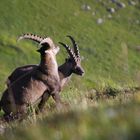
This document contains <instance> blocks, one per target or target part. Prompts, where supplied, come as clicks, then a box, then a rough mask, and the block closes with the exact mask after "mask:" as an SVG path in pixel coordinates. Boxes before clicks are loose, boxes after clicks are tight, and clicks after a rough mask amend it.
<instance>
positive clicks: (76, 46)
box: [67, 35, 80, 58]
mask: <svg viewBox="0 0 140 140" xmlns="http://www.w3.org/2000/svg"><path fill="white" fill-rule="evenodd" d="M67 37H69V38H70V40H71V41H72V44H73V48H74V53H75V55H76V56H77V57H78V58H80V52H79V49H78V45H77V43H76V41H75V40H74V38H73V37H72V36H70V35H67Z"/></svg>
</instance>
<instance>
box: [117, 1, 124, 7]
mask: <svg viewBox="0 0 140 140" xmlns="http://www.w3.org/2000/svg"><path fill="white" fill-rule="evenodd" d="M116 4H117V6H118V7H119V8H125V7H126V5H125V3H123V2H116Z"/></svg>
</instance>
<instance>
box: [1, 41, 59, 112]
mask: <svg viewBox="0 0 140 140" xmlns="http://www.w3.org/2000/svg"><path fill="white" fill-rule="evenodd" d="M39 43H40V45H41V46H42V47H41V48H40V49H39V50H38V52H39V53H40V55H41V61H40V64H39V65H38V66H37V67H33V68H32V69H30V70H29V71H28V72H26V73H25V74H24V75H22V76H20V77H19V78H18V79H17V80H15V81H14V82H12V83H11V84H10V85H9V86H8V88H7V89H6V90H5V91H4V93H3V95H2V98H1V102H0V105H1V108H2V109H3V111H4V112H5V115H10V114H11V113H13V114H26V113H27V109H28V107H29V106H30V105H32V104H34V103H35V102H36V101H37V100H38V99H39V98H41V97H42V98H41V102H40V104H39V105H40V107H41V106H42V104H44V102H45V100H46V98H48V97H49V96H50V95H52V96H53V97H54V99H55V100H56V102H57V103H59V101H60V98H59V92H60V89H61V87H60V78H59V74H58V65H57V62H56V58H55V55H56V54H57V53H58V51H59V47H58V46H57V47H56V46H55V44H54V43H53V41H52V40H51V39H50V38H45V39H43V40H40V41H39Z"/></svg>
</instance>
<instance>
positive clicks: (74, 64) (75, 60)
mask: <svg viewBox="0 0 140 140" xmlns="http://www.w3.org/2000/svg"><path fill="white" fill-rule="evenodd" d="M67 37H69V38H70V40H71V41H72V44H73V50H72V49H71V48H70V47H69V46H68V45H66V44H64V43H62V42H59V43H60V44H61V45H63V46H64V47H65V48H66V50H67V52H68V54H69V58H67V59H66V63H68V65H69V66H71V72H72V73H75V74H78V75H81V76H82V75H83V74H84V69H83V68H82V66H81V58H80V52H79V49H78V45H77V43H76V42H75V40H74V39H73V37H72V36H67Z"/></svg>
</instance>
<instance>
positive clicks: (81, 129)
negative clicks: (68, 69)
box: [0, 0, 140, 140]
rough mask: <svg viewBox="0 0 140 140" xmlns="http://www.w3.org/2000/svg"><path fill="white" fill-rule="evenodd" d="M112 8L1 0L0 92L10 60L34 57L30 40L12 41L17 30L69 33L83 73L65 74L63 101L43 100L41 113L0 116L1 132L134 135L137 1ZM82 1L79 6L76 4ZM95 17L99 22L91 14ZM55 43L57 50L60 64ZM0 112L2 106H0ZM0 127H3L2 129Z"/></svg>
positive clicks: (138, 100)
mask: <svg viewBox="0 0 140 140" xmlns="http://www.w3.org/2000/svg"><path fill="white" fill-rule="evenodd" d="M121 1H122V2H123V3H125V5H126V7H125V8H120V9H119V10H118V11H116V12H115V13H113V14H110V13H109V12H108V11H107V10H106V9H107V8H110V7H115V6H116V5H115V4H114V3H112V2H109V0H100V1H99V0H94V1H92V0H86V1H84V0H71V1H66V0H61V1H60V0H55V1H50V0H47V1H44V0H34V2H33V1H29V0H26V1H25V0H20V1H18V0H12V1H10V0H6V1H5V0H1V2H0V19H1V20H0V32H1V34H0V63H1V66H0V68H1V70H0V82H1V85H0V92H1V93H2V92H3V90H4V89H5V81H6V78H7V76H8V75H9V74H10V73H11V72H12V71H13V69H15V68H16V67H18V66H21V65H26V64H36V63H38V61H39V56H38V53H37V52H36V51H35V50H36V49H37V44H33V43H32V42H30V41H21V42H18V43H17V42H16V39H17V37H18V36H19V35H21V34H23V33H28V32H29V33H35V34H38V35H41V36H50V37H52V38H53V39H54V41H55V42H56V43H57V42H59V41H61V42H67V43H68V44H70V41H69V40H68V38H66V37H65V36H66V35H72V36H73V37H74V38H75V40H77V42H78V45H79V48H80V52H81V56H83V58H84V59H83V63H82V66H83V67H84V69H85V75H84V77H79V76H76V75H73V76H72V79H71V80H70V82H69V84H68V85H67V86H66V87H65V89H64V90H63V91H62V93H61V94H62V100H63V102H64V104H65V105H64V107H62V109H61V110H60V111H57V110H55V106H54V102H53V101H52V100H49V102H48V103H47V104H46V109H45V111H44V113H41V114H39V115H37V116H36V115H34V113H33V114H32V115H30V116H29V117H28V118H27V119H26V120H24V121H23V122H22V123H20V125H19V122H14V123H12V124H10V125H9V124H5V123H1V125H0V132H1V133H2V134H1V139H9V137H10V138H11V139H14V140H15V139H29V140H30V139H47V138H48V139H123V140H124V139H138V138H139V137H140V136H139V131H140V119H139V115H140V112H139V107H140V106H139V105H140V95H139V84H140V58H139V55H140V54H139V50H140V39H139V37H140V28H139V26H140V21H139V17H140V12H139V8H140V2H139V1H138V0H135V2H136V5H129V4H128V0H121ZM85 4H87V5H89V6H90V9H89V10H86V9H83V8H82V7H83V5H85ZM99 18H102V19H103V23H102V24H98V23H97V20H98V19H99ZM66 57H67V54H66V52H65V50H64V49H63V48H61V51H60V53H59V55H58V57H57V60H58V63H59V64H62V63H63V62H64V59H65V58H66ZM1 114H2V113H1ZM3 131H4V132H3Z"/></svg>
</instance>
